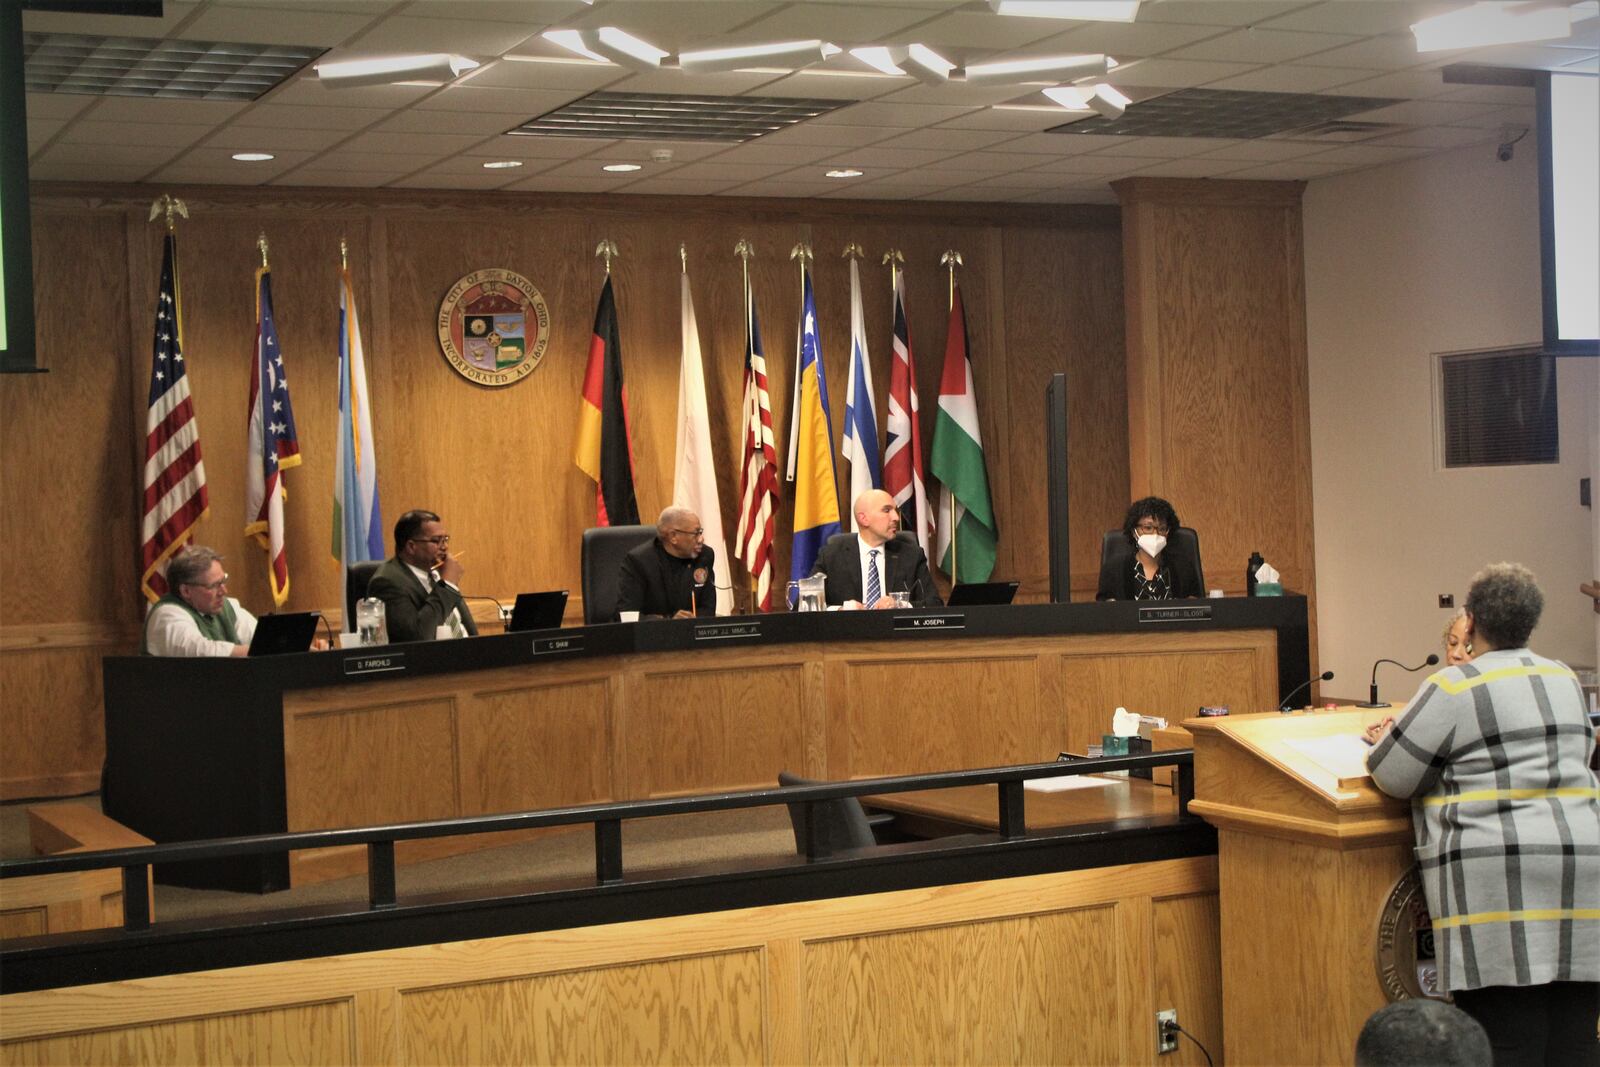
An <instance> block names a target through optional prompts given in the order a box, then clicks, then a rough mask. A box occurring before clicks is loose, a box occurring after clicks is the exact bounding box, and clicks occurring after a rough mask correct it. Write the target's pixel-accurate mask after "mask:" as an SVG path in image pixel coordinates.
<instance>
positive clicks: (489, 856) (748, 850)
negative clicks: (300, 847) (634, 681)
mask: <svg viewBox="0 0 1600 1067" xmlns="http://www.w3.org/2000/svg"><path fill="white" fill-rule="evenodd" d="M50 803H71V804H87V805H89V806H90V807H93V808H95V809H96V810H99V807H100V798H99V797H98V796H87V797H79V798H75V799H72V800H67V801H32V802H28V801H21V802H17V803H12V804H4V805H0V856H4V857H6V858H16V857H20V856H27V855H31V854H32V850H31V847H30V845H29V842H28V817H27V808H29V807H32V806H37V805H40V804H50ZM793 854H794V833H793V831H792V830H791V829H790V825H789V817H788V814H787V812H786V811H785V810H784V808H783V807H781V806H779V807H772V808H752V809H747V810H742V811H726V812H711V813H709V814H705V815H671V816H664V817H662V818H656V819H640V820H634V821H631V822H626V823H624V824H623V827H622V858H623V867H624V870H646V869H648V870H661V869H670V868H676V867H695V866H701V865H704V864H708V863H717V862H725V861H730V860H748V859H774V858H782V857H785V856H791V855H793ZM593 877H594V835H593V834H592V833H591V832H590V831H589V829H588V828H587V827H583V828H580V829H577V830H575V831H573V832H570V833H559V834H553V835H551V836H548V837H544V838H541V839H539V840H536V841H529V842H526V843H523V844H519V845H510V846H507V847H505V848H497V849H486V850H484V851H481V852H472V853H468V854H466V855H462V856H452V857H449V858H447V859H441V860H433V861H431V862H428V863H418V864H413V865H407V866H402V867H401V868H400V870H399V872H398V876H397V880H398V886H397V890H398V893H399V896H400V899H401V900H402V901H403V900H404V899H405V898H406V897H408V896H412V895H425V894H430V893H438V892H443V891H452V890H466V889H474V890H479V889H481V890H485V891H486V892H485V895H492V892H491V891H492V890H494V889H496V888H502V887H503V888H505V889H507V890H510V889H513V888H514V887H518V886H526V885H528V884H530V883H539V884H545V883H550V882H560V881H566V880H570V879H585V878H593ZM366 892H367V884H366V879H365V877H364V876H356V877H351V878H341V879H339V880H337V881H331V882H319V883H317V884H314V885H307V886H299V887H296V888H294V889H290V890H286V891H285V892H282V893H270V894H265V895H258V894H254V893H230V892H226V891H223V890H211V889H183V888H179V887H176V886H164V885H157V886H156V888H155V913H156V918H157V921H158V922H159V921H162V920H167V921H172V920H178V919H190V918H203V917H211V916H223V915H243V914H246V913H250V912H264V911H277V910H279V909H283V908H298V907H303V906H307V905H314V904H332V903H337V902H342V901H351V902H361V901H364V900H365V899H366Z"/></svg>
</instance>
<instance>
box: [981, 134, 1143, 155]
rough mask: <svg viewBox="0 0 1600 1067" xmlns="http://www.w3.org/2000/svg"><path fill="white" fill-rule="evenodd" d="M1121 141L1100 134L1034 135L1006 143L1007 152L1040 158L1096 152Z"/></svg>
mask: <svg viewBox="0 0 1600 1067" xmlns="http://www.w3.org/2000/svg"><path fill="white" fill-rule="evenodd" d="M1121 140H1122V138H1118V137H1109V136H1104V135H1100V134H1076V133H1074V134H1063V133H1035V134H1030V135H1029V136H1027V137H1019V138H1017V139H1016V140H1015V141H1007V142H1006V145H1005V150H1006V151H1007V152H1030V153H1037V154H1038V155H1041V156H1066V155H1072V156H1075V155H1082V154H1083V153H1085V152H1096V151H1099V150H1100V149H1102V148H1105V147H1107V146H1108V145H1112V144H1117V143H1119V142H1120V141H1121Z"/></svg>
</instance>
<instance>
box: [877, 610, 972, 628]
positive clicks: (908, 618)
mask: <svg viewBox="0 0 1600 1067" xmlns="http://www.w3.org/2000/svg"><path fill="white" fill-rule="evenodd" d="M894 628H895V629H896V630H919V631H925V630H965V629H966V628H967V617H966V615H964V614H960V613H951V612H946V613H944V614H941V615H896V616H895V617H894Z"/></svg>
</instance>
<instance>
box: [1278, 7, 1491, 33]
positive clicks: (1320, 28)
mask: <svg viewBox="0 0 1600 1067" xmlns="http://www.w3.org/2000/svg"><path fill="white" fill-rule="evenodd" d="M1460 6H1461V5H1460V4H1459V3H1452V2H1451V0H1443V2H1439V0H1431V2H1427V3H1414V2H1409V0H1407V2H1401V0H1383V2H1382V3H1372V2H1367V3H1351V2H1350V0H1330V2H1326V3H1321V4H1310V5H1308V6H1305V7H1302V8H1301V9H1300V10H1298V11H1295V12H1292V13H1290V14H1288V15H1280V16H1278V17H1277V18H1273V19H1268V20H1266V21H1265V22H1264V23H1262V25H1264V26H1268V27H1270V28H1272V29H1274V30H1310V31H1312V32H1313V33H1354V34H1360V35H1362V36H1372V35H1374V34H1380V33H1403V32H1404V31H1406V30H1407V29H1409V28H1410V27H1411V25H1412V24H1413V23H1415V22H1420V21H1421V20H1423V19H1425V18H1428V17H1429V16H1430V15H1438V14H1442V13H1443V12H1445V11H1448V10H1450V9H1452V8H1457V7H1460Z"/></svg>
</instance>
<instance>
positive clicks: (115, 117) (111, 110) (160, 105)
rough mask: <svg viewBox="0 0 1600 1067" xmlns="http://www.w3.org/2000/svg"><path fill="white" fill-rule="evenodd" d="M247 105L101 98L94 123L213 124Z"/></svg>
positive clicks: (206, 101) (201, 101) (217, 101)
mask: <svg viewBox="0 0 1600 1067" xmlns="http://www.w3.org/2000/svg"><path fill="white" fill-rule="evenodd" d="M245 106H246V105H245V104H243V103H240V102H237V101H231V100H157V99H155V98H152V97H139V96H107V97H102V98H101V100H100V104H99V106H98V107H96V108H95V109H94V113H93V119H94V121H96V122H181V123H188V124H193V125H200V124H205V125H214V124H216V123H220V122H225V121H227V120H228V119H230V118H232V117H233V116H234V115H237V114H238V113H239V112H240V110H242V109H243V108H244V107H245Z"/></svg>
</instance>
